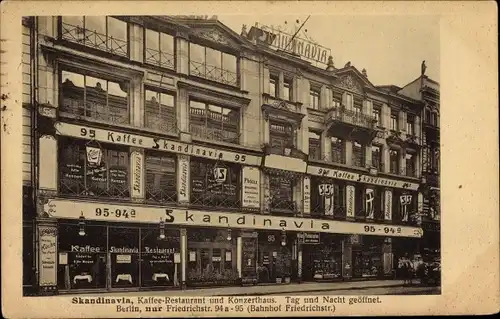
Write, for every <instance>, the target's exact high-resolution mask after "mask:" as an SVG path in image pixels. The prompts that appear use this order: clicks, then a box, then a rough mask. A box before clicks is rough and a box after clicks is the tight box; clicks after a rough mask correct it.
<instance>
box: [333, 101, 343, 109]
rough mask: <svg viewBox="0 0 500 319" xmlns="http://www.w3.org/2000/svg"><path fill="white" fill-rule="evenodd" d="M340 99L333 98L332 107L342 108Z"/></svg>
mask: <svg viewBox="0 0 500 319" xmlns="http://www.w3.org/2000/svg"><path fill="white" fill-rule="evenodd" d="M340 105H341V104H340V101H339V100H333V101H332V108H334V109H336V108H340Z"/></svg>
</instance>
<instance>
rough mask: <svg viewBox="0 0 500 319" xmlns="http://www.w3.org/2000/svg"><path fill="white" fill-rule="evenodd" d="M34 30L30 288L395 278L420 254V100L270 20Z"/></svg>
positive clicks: (28, 93) (136, 19)
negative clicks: (268, 25)
mask: <svg viewBox="0 0 500 319" xmlns="http://www.w3.org/2000/svg"><path fill="white" fill-rule="evenodd" d="M23 21H24V23H25V24H24V25H25V27H24V33H25V35H24V36H23V39H25V43H24V45H25V46H24V48H25V50H24V55H23V62H24V64H23V79H24V83H23V84H24V86H25V90H24V92H25V98H24V100H23V110H25V111H24V114H25V122H24V127H25V131H24V143H25V145H26V147H25V155H24V159H25V160H24V161H25V165H24V167H25V176H24V184H25V189H26V195H25V200H26V205H25V214H24V215H26V216H25V222H24V223H23V225H24V226H25V227H24V229H25V231H24V241H25V243H24V253H23V255H24V264H25V267H24V278H25V279H24V283H25V284H26V286H31V287H33V288H36V290H38V292H39V293H60V294H63V293H75V292H78V293H82V292H99V291H118V290H148V289H175V288H184V287H186V286H216V285H237V284H247V283H248V284H255V283H262V282H274V283H279V282H288V281H299V282H300V281H309V280H334V279H349V278H356V277H357V278H362V277H364V278H383V277H388V278H390V277H392V276H393V270H394V268H395V266H396V265H395V262H394V261H395V260H397V258H398V257H400V256H403V255H405V254H408V255H411V254H414V253H416V252H418V251H419V249H420V248H419V243H420V238H421V237H422V234H423V233H422V229H421V219H420V216H421V213H422V210H423V193H422V188H421V176H422V174H421V173H422V165H421V163H422V161H421V158H422V157H421V156H422V145H423V144H422V134H423V132H422V124H421V123H422V121H421V118H422V114H423V113H422V112H423V110H422V108H423V105H424V104H423V103H422V102H421V100H420V99H417V98H412V97H409V96H407V95H403V94H400V93H399V92H397V91H395V90H394V87H392V86H376V85H374V84H373V83H371V82H370V81H369V79H368V75H367V72H366V70H364V69H363V70H362V71H361V72H360V71H358V70H357V69H356V68H355V67H354V66H351V65H350V63H348V64H347V65H346V66H345V67H343V68H336V67H335V66H334V65H333V59H332V58H331V56H329V52H327V51H325V49H324V48H322V47H320V46H317V45H316V46H315V44H313V43H311V42H308V41H306V40H303V41H302V40H301V39H300V38H296V39H295V40H294V42H293V43H294V44H293V46H292V49H290V48H287V47H286V46H285V47H284V49H286V50H282V49H283V48H282V49H280V44H276V43H274V42H273V41H275V37H276V38H278V39H279V41H281V42H280V43H285V41H287V39H290V37H289V36H287V35H286V34H285V33H283V32H281V31H280V32H281V33H279V34H278V33H273V32H274V31H273V32H271V33H269V32H268V31H266V29H265V28H262V27H258V26H254V27H252V28H251V29H250V30H246V27H245V26H244V28H243V30H242V32H241V34H237V33H235V32H234V31H232V30H231V29H229V28H228V27H226V26H225V25H224V24H222V23H221V22H220V21H218V20H217V19H216V18H201V19H200V18H199V17H198V18H195V17H189V16H187V17H186V16H182V17H172V16H132V17H130V16H126V17H124V16H113V17H111V16H85V17H75V16H74V17H56V16H53V17H52V16H44V17H33V18H27V19H25V20H23ZM266 34H267V35H271V37H270V38H269V39H268V40H263V39H265V36H266ZM276 41H278V40H276ZM281 45H282V44H281ZM311 59H312V60H316V62H319V63H323V64H324V67H318V66H317V65H316V63H315V64H314V65H313V63H311V62H310V61H308V60H311ZM35 88H36V89H35ZM30 252H32V253H31V254H30Z"/></svg>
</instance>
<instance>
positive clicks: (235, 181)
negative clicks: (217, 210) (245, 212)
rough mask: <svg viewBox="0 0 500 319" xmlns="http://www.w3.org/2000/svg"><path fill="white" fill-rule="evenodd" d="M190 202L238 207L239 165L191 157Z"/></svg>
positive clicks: (201, 204) (212, 205)
mask: <svg viewBox="0 0 500 319" xmlns="http://www.w3.org/2000/svg"><path fill="white" fill-rule="evenodd" d="M190 166H191V203H192V204H194V205H200V206H210V207H225V208H237V207H240V206H241V205H240V175H241V166H240V165H237V164H232V163H225V162H215V161H208V160H201V159H197V158H193V157H192V158H191V162H190Z"/></svg>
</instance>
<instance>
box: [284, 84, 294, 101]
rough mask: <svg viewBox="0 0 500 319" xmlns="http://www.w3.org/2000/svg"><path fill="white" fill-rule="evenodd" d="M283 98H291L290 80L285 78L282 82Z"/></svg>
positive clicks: (289, 99) (288, 99) (287, 99)
mask: <svg viewBox="0 0 500 319" xmlns="http://www.w3.org/2000/svg"><path fill="white" fill-rule="evenodd" d="M283 99H284V100H286V101H291V100H292V82H291V81H289V80H285V82H284V83H283Z"/></svg>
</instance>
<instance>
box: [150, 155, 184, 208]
mask: <svg viewBox="0 0 500 319" xmlns="http://www.w3.org/2000/svg"><path fill="white" fill-rule="evenodd" d="M151 157H155V158H160V159H161V160H163V159H171V160H173V170H174V173H173V174H174V176H173V184H174V186H173V191H172V190H165V189H161V185H159V187H158V188H160V190H159V191H158V192H155V193H159V194H158V195H160V199H159V200H156V198H155V197H157V196H155V195H153V194H152V193H153V192H152V191H151V190H152V189H153V190H154V189H155V188H156V186H154V187H150V186H149V183H148V173H150V171H153V172H152V173H153V174H155V178H156V177H157V175H156V174H158V173H159V174H165V173H166V171H163V170H157V169H151V167H150V166H149V165H150V164H149V163H148V159H149V158H151ZM161 163H162V164H163V163H164V162H161ZM148 166H149V167H148ZM161 168H162V169H163V168H164V165H161ZM177 174H178V163H177V156H176V155H175V154H172V153H166V152H157V151H153V150H146V151H145V152H144V199H145V201H147V202H154V203H175V202H177V186H178V185H177ZM164 192H166V193H167V194H164V195H165V197H163V196H162V195H163V193H164Z"/></svg>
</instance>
